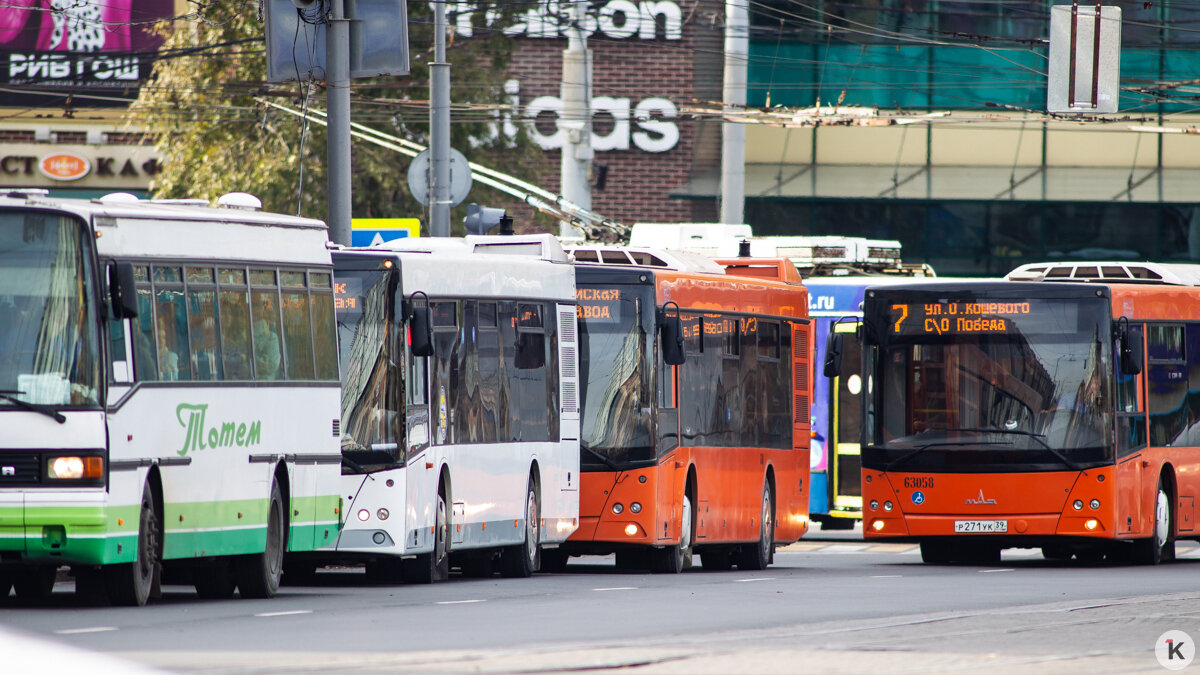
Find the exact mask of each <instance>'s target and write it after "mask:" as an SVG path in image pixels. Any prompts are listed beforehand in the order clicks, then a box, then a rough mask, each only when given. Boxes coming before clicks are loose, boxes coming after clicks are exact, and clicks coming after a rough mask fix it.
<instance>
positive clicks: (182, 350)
mask: <svg viewBox="0 0 1200 675" xmlns="http://www.w3.org/2000/svg"><path fill="white" fill-rule="evenodd" d="M151 278H152V279H153V281H154V303H155V312H154V314H155V319H157V321H158V323H157V325H156V326H155V328H156V331H155V337H156V339H157V341H156V344H157V346H158V375H159V379H162V380H167V381H174V380H184V381H186V380H190V379H192V369H191V358H189V357H190V354H191V348H190V347H189V346H188V320H187V304H186V300H185V297H184V291H183V275H182V271H181V269H180V268H178V267H159V266H157V265H156V266H154V267H152V268H151Z"/></svg>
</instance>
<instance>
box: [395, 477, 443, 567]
mask: <svg viewBox="0 0 1200 675" xmlns="http://www.w3.org/2000/svg"><path fill="white" fill-rule="evenodd" d="M449 534H450V520H449V517H448V516H447V514H446V497H445V494H444V493H442V492H441V491H439V492H438V499H437V513H436V514H434V527H433V550H432V551H430V552H429V553H421V554H419V555H417V557H416V558H414V559H412V560H405V561H404V563H403V571H402V573H403V575H404V581H405V583H409V584H431V583H433V582H435V581H445V580H446V578H447V577H449V576H450V550H449V539H448V537H449Z"/></svg>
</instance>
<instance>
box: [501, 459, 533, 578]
mask: <svg viewBox="0 0 1200 675" xmlns="http://www.w3.org/2000/svg"><path fill="white" fill-rule="evenodd" d="M541 513H542V511H541V507H540V505H539V504H538V494H537V483H535V482H534V480H533V476H530V477H529V485H528V486H527V488H526V490H525V540H524V541H523V542H522V543H521V544H519V545H517V546H507V547H505V548H504V551H503V552H502V553H501V554H500V574H501V576H505V577H508V578H510V579H518V578H525V577H528V576H531V575H532V574H533V573H534V572H536V571H538V568H539V567H541V562H542V537H541V532H542V528H541V527H540V525H539V523H540V522H541Z"/></svg>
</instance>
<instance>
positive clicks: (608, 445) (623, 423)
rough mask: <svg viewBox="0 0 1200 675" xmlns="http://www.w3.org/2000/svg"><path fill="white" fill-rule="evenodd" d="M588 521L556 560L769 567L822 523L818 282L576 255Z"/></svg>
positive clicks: (611, 255)
mask: <svg viewBox="0 0 1200 675" xmlns="http://www.w3.org/2000/svg"><path fill="white" fill-rule="evenodd" d="M574 254H575V259H576V289H577V290H576V293H577V299H578V303H577V304H578V314H579V321H578V330H579V335H578V345H579V380H580V389H581V391H580V403H581V424H580V427H581V431H580V470H581V472H582V476H581V479H580V484H579V485H580V488H579V489H580V496H579V501H580V506H579V515H580V524H579V529H578V530H576V532H575V533H574V534H573V535H572V536H571V537H570V538H569V539H568V540H567V542H566V543H565V544H563V545H562V546H561V547H560V548H559V549H558V550H557V551H553V550H552V551H547V552H545V553H543V557H542V563H543V569H553V568H561V567H562V566H563V565H564V564H565V563H566V561H567V558H568V556H570V555H584V554H597V555H607V554H610V553H615V554H616V564H617V566H618V567H619V568H622V569H647V568H648V569H653V570H655V571H660V572H667V573H673V572H679V571H680V570H682V569H684V568H685V567H688V566H690V565H691V562H692V553H693V552H695V553H699V554H700V560H701V563H702V564H703V566H704V568H705V569H729V568H730V567H732V566H733V565H734V564H736V565H737V566H738V567H739V568H742V569H763V568H765V567H766V566H767V565H768V564H770V562H771V561H772V558H773V554H774V548H775V545H776V544H780V543H791V542H793V541H795V540H797V539H798V538H800V537H801V536H802V535H803V534H804V533H805V531H806V530H807V528H808V493H807V490H808V474H809V469H808V464H809V462H808V442H809V422H808V419H809V406H808V401H809V396H810V379H811V378H810V367H809V364H810V359H809V351H810V350H809V324H808V319H807V314H808V299H807V298H808V296H807V290H806V289H805V288H804V287H803V286H802V285H801V284H800V278H799V275H798V273H797V272H796V270H795V266H794V265H792V264H791V263H790V262H788V261H787V260H785V259H778V260H762V259H749V258H747V259H739V260H738V261H725V264H718V263H717V262H714V261H713V260H712V259H708V258H700V257H698V256H692V255H689V254H685V253H679V252H666V251H654V250H651V249H636V248H599V249H598V248H577V249H575V250H574Z"/></svg>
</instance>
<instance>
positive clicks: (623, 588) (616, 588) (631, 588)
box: [592, 586, 637, 591]
mask: <svg viewBox="0 0 1200 675" xmlns="http://www.w3.org/2000/svg"><path fill="white" fill-rule="evenodd" d="M592 590H593V591H636V590H637V586H613V587H612V588H593V589H592Z"/></svg>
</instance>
